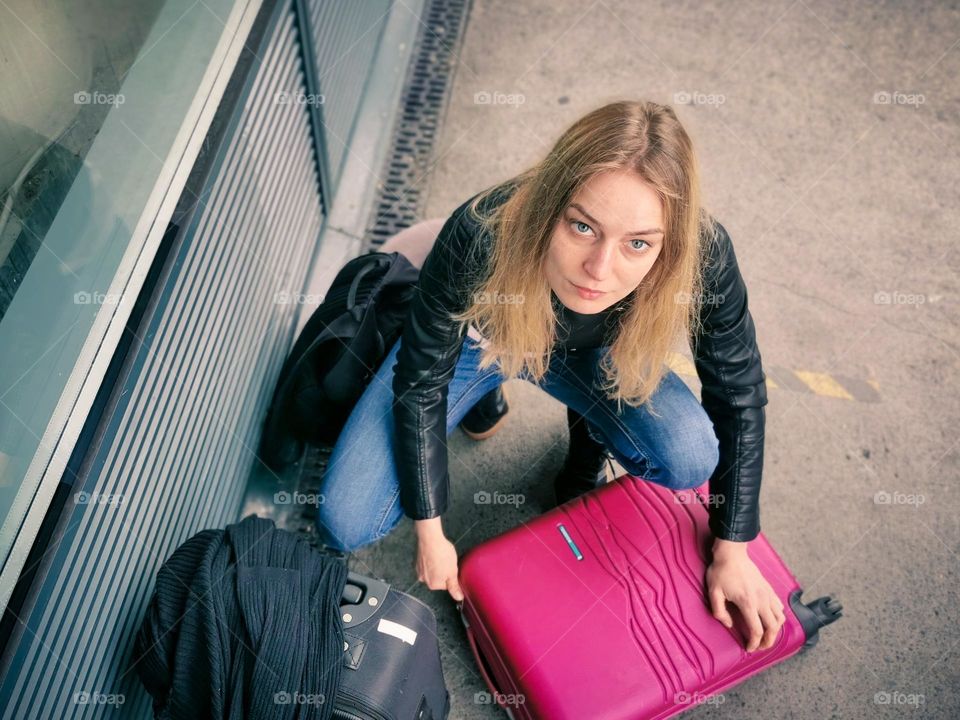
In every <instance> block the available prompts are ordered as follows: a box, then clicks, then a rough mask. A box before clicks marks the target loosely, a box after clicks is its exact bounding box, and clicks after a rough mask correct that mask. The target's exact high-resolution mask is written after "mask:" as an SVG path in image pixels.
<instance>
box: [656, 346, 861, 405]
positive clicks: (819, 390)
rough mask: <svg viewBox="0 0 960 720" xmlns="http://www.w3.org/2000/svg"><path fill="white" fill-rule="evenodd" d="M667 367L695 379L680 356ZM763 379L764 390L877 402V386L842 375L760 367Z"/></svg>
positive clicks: (686, 359) (672, 356)
mask: <svg viewBox="0 0 960 720" xmlns="http://www.w3.org/2000/svg"><path fill="white" fill-rule="evenodd" d="M667 366H668V367H669V368H670V369H671V370H673V371H674V372H675V373H677V374H678V375H686V376H689V377H697V369H696V366H695V365H694V363H693V360H692V359H691V358H689V357H687V356H686V355H683V354H681V353H671V354H670V357H669V359H668V360H667ZM764 375H766V378H767V388H768V389H781V390H787V391H788V392H799V393H805V394H812V395H819V396H821V397H829V398H835V399H838V400H856V401H858V402H868V403H876V402H880V384H879V383H878V382H877V381H876V380H861V379H859V378H851V377H847V376H845V375H832V374H828V373H823V372H816V371H814V370H794V369H792V368H785V367H780V366H774V365H771V366H766V367H764ZM774 378H776V379H774ZM778 380H779V382H778Z"/></svg>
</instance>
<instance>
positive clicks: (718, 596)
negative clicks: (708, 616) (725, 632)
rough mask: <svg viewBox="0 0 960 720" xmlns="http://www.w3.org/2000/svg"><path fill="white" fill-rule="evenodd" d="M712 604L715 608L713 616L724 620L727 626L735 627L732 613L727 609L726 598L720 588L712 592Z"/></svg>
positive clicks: (721, 620) (713, 608)
mask: <svg viewBox="0 0 960 720" xmlns="http://www.w3.org/2000/svg"><path fill="white" fill-rule="evenodd" d="M710 606H711V608H712V610H713V616H714V617H715V618H716V619H717V620H719V621H720V622H722V623H723V624H724V626H725V627H727V628H732V627H733V618H731V617H730V613H729V611H728V610H727V603H726V599H725V598H724V596H723V591H722V590H720V589H719V588H718V589H716V590H714V591H713V592H711V593H710Z"/></svg>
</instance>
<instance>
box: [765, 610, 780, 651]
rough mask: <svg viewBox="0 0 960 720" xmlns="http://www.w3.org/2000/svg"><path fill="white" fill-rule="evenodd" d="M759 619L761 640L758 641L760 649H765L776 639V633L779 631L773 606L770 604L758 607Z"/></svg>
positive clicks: (771, 645)
mask: <svg viewBox="0 0 960 720" xmlns="http://www.w3.org/2000/svg"><path fill="white" fill-rule="evenodd" d="M760 620H761V621H763V628H764V630H763V641H762V642H761V643H760V649H761V650H766V649H768V648H770V647H773V641H774V640H776V639H777V633H778V632H779V631H780V623H779V622H778V621H777V616H776V613H775V611H774V608H773V607H772V606H770V605H762V606H761V607H760Z"/></svg>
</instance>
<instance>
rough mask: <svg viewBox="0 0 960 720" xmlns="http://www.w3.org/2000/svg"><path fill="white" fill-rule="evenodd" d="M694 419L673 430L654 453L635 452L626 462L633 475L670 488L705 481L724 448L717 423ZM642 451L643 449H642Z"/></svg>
mask: <svg viewBox="0 0 960 720" xmlns="http://www.w3.org/2000/svg"><path fill="white" fill-rule="evenodd" d="M703 420H705V421H706V422H693V423H692V425H691V426H688V427H686V428H685V429H684V430H683V431H682V432H678V433H675V434H674V433H670V434H669V435H668V438H669V439H668V440H662V441H661V442H660V443H659V444H658V447H656V448H653V449H652V452H653V453H654V454H653V455H652V456H646V455H635V456H633V457H630V458H627V460H628V461H629V464H628V463H622V464H623V465H624V467H625V468H626V469H627V470H628V472H630V473H631V474H632V475H636V476H637V477H642V478H644V479H647V480H651V481H653V482H655V483H657V484H658V485H663V486H664V487H667V488H669V489H670V490H687V489H690V488H696V487H700V486H701V485H703V484H704V483H705V482H707V480H709V479H710V476H711V475H713V471H714V470H716V468H717V464H718V463H719V462H720V449H719V446H720V444H719V442H718V440H717V436H716V433H715V432H714V430H713V424H712V423H711V422H710V421H709V419H708V418H707V417H706V414H705V413H704V417H703ZM638 452H639V451H638Z"/></svg>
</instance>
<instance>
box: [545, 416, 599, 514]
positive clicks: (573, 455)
mask: <svg viewBox="0 0 960 720" xmlns="http://www.w3.org/2000/svg"><path fill="white" fill-rule="evenodd" d="M567 427H568V428H569V430H570V447H569V449H568V450H567V458H566V460H565V461H564V463H563V467H562V468H561V469H560V472H559V473H558V474H557V476H556V478H554V480H553V490H554V494H555V496H556V500H557V505H562V504H563V503H565V502H567V501H568V500H572V499H573V498H575V497H578V496H580V495H583V494H584V493H585V492H589V491H590V490H593V489H594V488H596V487H598V486H600V485H602V484H603V483H604V482H606V479H607V462H608V460H607V453H606V450H605V449H604V447H603V444H602V443H598V442H597V441H596V440H594V439H593V438H592V437H590V435H589V433H588V432H587V421H586V419H585V418H584V417H583V416H582V415H581V414H580V413H578V412H577V411H576V410H573V409H572V408H570V407H568V408H567Z"/></svg>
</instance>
